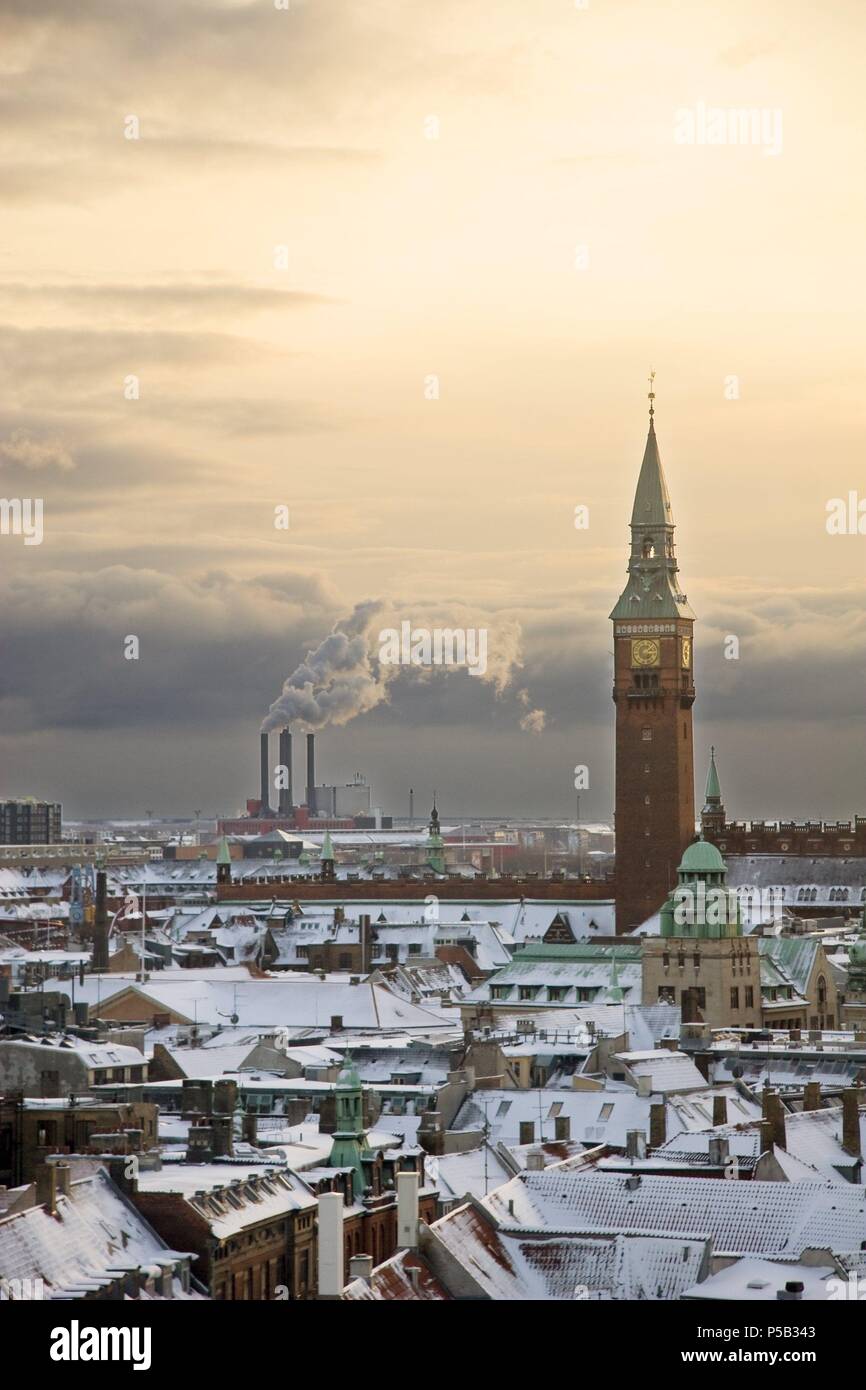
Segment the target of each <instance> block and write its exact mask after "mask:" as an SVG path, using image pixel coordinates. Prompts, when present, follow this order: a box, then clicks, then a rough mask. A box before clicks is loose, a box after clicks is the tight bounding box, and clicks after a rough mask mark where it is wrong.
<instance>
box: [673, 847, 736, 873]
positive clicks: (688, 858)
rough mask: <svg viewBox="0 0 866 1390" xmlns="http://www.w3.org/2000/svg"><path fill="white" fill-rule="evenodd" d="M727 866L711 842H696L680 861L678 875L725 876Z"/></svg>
mask: <svg viewBox="0 0 866 1390" xmlns="http://www.w3.org/2000/svg"><path fill="white" fill-rule="evenodd" d="M726 872H727V865H726V864H725V861H724V859H723V858H722V856H721V855H720V854H719V851H718V850H717V849H716V847H715V845H712V844H710V842H709V840H694V841H693V842H692V843H691V844H690V845H689V846H688V848H687V850H686V852H685V854H684V855H683V857H682V859H681V860H680V866H679V868H678V869H677V873H678V874H724V873H726Z"/></svg>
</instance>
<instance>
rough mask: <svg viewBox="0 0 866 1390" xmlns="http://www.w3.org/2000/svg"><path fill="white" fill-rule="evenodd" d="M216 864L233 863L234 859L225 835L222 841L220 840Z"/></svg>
mask: <svg viewBox="0 0 866 1390" xmlns="http://www.w3.org/2000/svg"><path fill="white" fill-rule="evenodd" d="M216 862H217V863H218V864H230V863H231V862H232V857H231V854H230V852H229V842H228V840H227V839H226V837H225V835H223V837H222V839H221V840H220V843H219V849H218V850H217V857H216Z"/></svg>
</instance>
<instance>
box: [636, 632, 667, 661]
mask: <svg viewBox="0 0 866 1390" xmlns="http://www.w3.org/2000/svg"><path fill="white" fill-rule="evenodd" d="M660 657H661V647H660V646H659V643H658V642H657V641H656V640H655V638H652V637H641V638H639V639H638V641H636V642H632V644H631V664H632V666H658V664H659V660H660Z"/></svg>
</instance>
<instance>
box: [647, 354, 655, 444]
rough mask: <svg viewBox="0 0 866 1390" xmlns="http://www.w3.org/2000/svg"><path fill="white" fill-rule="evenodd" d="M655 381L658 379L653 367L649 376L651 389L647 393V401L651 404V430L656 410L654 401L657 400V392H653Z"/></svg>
mask: <svg viewBox="0 0 866 1390" xmlns="http://www.w3.org/2000/svg"><path fill="white" fill-rule="evenodd" d="M655 379H656V374H655V372H654V371H653V369H652V367H650V374H649V388H650V389H649V391H648V392H647V400H648V401H649V403H650V406H649V417H650V429H652V428H653V416H654V415H655V409H654V407H653V401H654V400H655V398H656V393H655V391H654V390H653V382H654V381H655Z"/></svg>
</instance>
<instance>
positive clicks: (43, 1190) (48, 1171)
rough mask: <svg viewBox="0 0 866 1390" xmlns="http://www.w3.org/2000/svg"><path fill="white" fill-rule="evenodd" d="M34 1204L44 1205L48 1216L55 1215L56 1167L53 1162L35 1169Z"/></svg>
mask: <svg viewBox="0 0 866 1390" xmlns="http://www.w3.org/2000/svg"><path fill="white" fill-rule="evenodd" d="M36 1205H37V1206H39V1207H44V1208H45V1210H46V1211H47V1213H48V1215H49V1216H56V1215H57V1168H56V1166H55V1165H54V1164H53V1163H43V1164H41V1165H40V1167H39V1168H37V1169H36Z"/></svg>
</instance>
